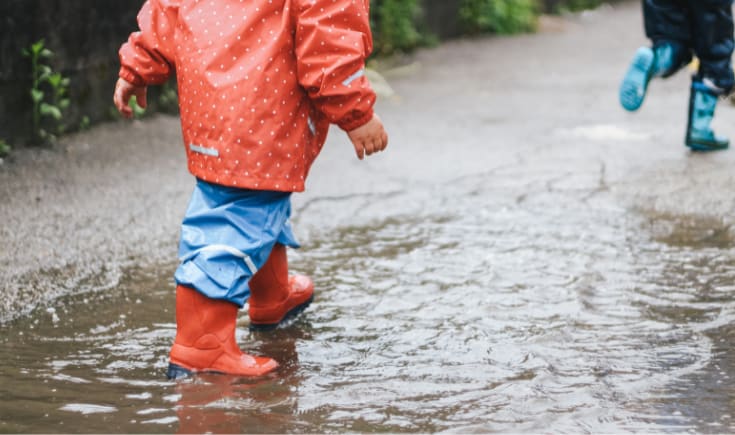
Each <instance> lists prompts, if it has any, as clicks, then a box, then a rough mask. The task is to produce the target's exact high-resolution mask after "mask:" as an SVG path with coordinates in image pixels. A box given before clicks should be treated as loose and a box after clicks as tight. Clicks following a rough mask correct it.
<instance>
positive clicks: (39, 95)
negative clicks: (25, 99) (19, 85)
mask: <svg viewBox="0 0 735 435" xmlns="http://www.w3.org/2000/svg"><path fill="white" fill-rule="evenodd" d="M43 97H44V93H43V91H40V90H38V89H31V98H32V99H33V102H34V103H39V102H41V101H43Z"/></svg>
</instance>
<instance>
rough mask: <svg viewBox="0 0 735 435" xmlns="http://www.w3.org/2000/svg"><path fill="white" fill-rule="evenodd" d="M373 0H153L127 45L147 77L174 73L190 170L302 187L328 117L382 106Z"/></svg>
mask: <svg viewBox="0 0 735 435" xmlns="http://www.w3.org/2000/svg"><path fill="white" fill-rule="evenodd" d="M368 8H369V0H148V1H147V2H146V3H145V5H144V6H143V8H142V9H141V11H140V13H139V15H138V24H139V26H140V30H139V31H138V32H135V33H133V34H131V35H130V38H129V40H128V41H127V42H126V43H125V44H124V45H123V46H122V47H121V49H120V61H121V69H120V77H121V78H123V79H125V80H127V81H128V82H130V83H133V84H137V85H155V84H161V83H164V82H165V81H167V80H168V79H169V78H170V77H171V76H172V75H173V74H174V72H175V74H176V79H177V83H178V91H179V106H180V112H181V125H182V130H183V137H184V143H185V146H186V153H187V157H188V165H189V170H190V171H191V173H192V174H193V175H194V176H196V177H198V178H201V179H203V180H205V181H208V182H212V183H216V184H221V185H225V186H233V187H240V188H247V189H258V190H279V191H302V190H304V182H305V179H306V176H307V174H308V172H309V168H310V167H311V164H312V163H313V161H314V159H315V158H316V156H317V154H318V153H319V151H320V150H321V148H322V146H323V144H324V141H325V139H326V136H327V130H328V128H329V124H330V123H334V124H337V125H339V127H341V128H342V129H344V130H346V131H350V130H352V129H355V128H357V127H360V126H362V125H363V124H365V123H367V122H368V121H369V120H370V119H371V118H372V115H373V111H372V106H373V104H374V103H375V94H374V92H373V91H372V89H371V88H370V84H369V82H368V81H367V78H366V77H365V75H364V65H365V58H366V57H367V56H368V55H369V54H370V51H371V50H372V36H371V34H370V25H369V13H368Z"/></svg>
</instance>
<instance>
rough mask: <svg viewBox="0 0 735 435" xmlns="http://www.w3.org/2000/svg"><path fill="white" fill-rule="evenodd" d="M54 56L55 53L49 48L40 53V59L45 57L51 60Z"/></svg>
mask: <svg viewBox="0 0 735 435" xmlns="http://www.w3.org/2000/svg"><path fill="white" fill-rule="evenodd" d="M53 55H54V52H53V51H51V50H49V49H48V48H44V49H43V50H41V53H39V56H40V57H45V58H49V57H51V56H53Z"/></svg>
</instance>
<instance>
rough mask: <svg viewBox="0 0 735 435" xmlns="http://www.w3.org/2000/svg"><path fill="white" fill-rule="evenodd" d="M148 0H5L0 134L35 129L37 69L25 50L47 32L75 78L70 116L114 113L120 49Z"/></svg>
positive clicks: (1, 5)
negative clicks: (33, 104)
mask: <svg viewBox="0 0 735 435" xmlns="http://www.w3.org/2000/svg"><path fill="white" fill-rule="evenodd" d="M142 3H143V0H123V1H120V0H117V1H112V0H66V1H64V0H0V139H5V140H6V141H8V142H9V143H11V144H13V145H16V144H21V143H23V142H24V141H25V140H26V139H27V138H28V136H29V132H30V129H31V114H30V112H31V109H30V107H31V102H30V88H31V71H30V61H29V59H27V58H25V57H23V56H22V55H21V50H22V49H23V48H24V47H28V46H29V45H31V44H32V43H33V42H35V41H37V40H39V39H41V38H44V39H45V40H46V46H47V47H48V48H49V49H50V50H52V51H53V52H54V53H55V56H54V57H53V59H52V60H51V64H52V67H53V68H54V70H56V71H59V72H62V73H63V74H64V75H65V76H67V77H70V78H71V89H70V93H71V97H72V99H73V104H72V106H71V107H70V108H69V110H68V111H67V112H66V117H65V122H67V123H68V124H69V126H70V127H71V128H72V129H73V128H75V127H78V126H79V122H80V120H81V118H82V117H83V116H87V117H89V118H90V120H92V121H99V120H102V119H106V118H108V117H110V108H111V107H112V103H111V94H112V88H113V86H114V82H115V77H116V71H117V68H118V60H117V50H118V48H119V46H120V44H121V43H122V42H123V41H124V40H125V39H126V38H127V35H128V34H129V33H130V32H131V30H134V29H135V26H136V23H135V16H136V13H137V10H138V8H140V6H141V5H142Z"/></svg>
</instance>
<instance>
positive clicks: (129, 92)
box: [113, 79, 148, 118]
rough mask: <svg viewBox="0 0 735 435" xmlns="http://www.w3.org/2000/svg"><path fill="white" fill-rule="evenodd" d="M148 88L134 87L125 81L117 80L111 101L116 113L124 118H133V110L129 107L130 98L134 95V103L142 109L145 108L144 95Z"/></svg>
mask: <svg viewBox="0 0 735 435" xmlns="http://www.w3.org/2000/svg"><path fill="white" fill-rule="evenodd" d="M147 93H148V88H147V87H146V86H136V85H134V84H132V83H128V82H127V81H126V80H123V79H118V80H117V84H116V85H115V95H114V96H113V101H114V102H115V107H117V111H118V112H120V114H121V115H122V116H124V117H126V118H132V117H133V109H132V108H131V107H130V104H129V103H130V97H132V96H133V95H135V101H136V102H137V103H138V105H139V106H140V107H142V108H144V109H145V108H146V106H147V105H148V104H147V101H146V94H147Z"/></svg>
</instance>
